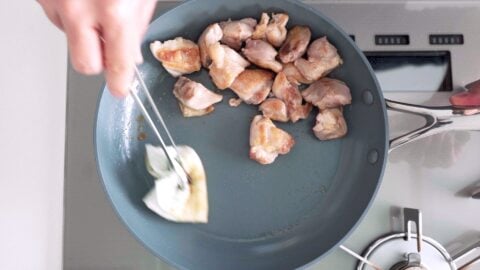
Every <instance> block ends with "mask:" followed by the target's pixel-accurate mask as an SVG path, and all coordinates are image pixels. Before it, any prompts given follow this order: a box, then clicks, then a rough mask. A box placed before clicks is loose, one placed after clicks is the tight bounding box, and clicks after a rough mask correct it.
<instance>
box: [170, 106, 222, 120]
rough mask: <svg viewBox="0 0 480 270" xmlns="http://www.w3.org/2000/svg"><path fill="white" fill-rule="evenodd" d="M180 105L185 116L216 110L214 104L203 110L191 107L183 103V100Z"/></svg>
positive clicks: (204, 113) (197, 115) (195, 115)
mask: <svg viewBox="0 0 480 270" xmlns="http://www.w3.org/2000/svg"><path fill="white" fill-rule="evenodd" d="M178 106H180V111H181V112H182V115H183V117H186V118H190V117H200V116H204V115H207V114H209V113H211V112H213V111H214V110H215V108H214V107H213V106H210V107H208V108H206V109H203V110H194V109H192V108H189V107H187V106H185V105H183V103H181V102H179V103H178Z"/></svg>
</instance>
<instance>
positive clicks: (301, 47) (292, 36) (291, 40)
mask: <svg viewBox="0 0 480 270" xmlns="http://www.w3.org/2000/svg"><path fill="white" fill-rule="evenodd" d="M311 37H312V32H311V31H310V28H308V27H306V26H295V27H294V28H292V29H291V30H290V31H289V32H288V34H287V39H286V40H285V43H283V45H282V47H281V48H280V52H279V57H280V60H281V61H282V63H284V64H286V63H291V62H294V61H295V60H297V59H298V58H300V57H302V56H303V55H304V54H305V52H306V51H307V47H308V43H310V38H311Z"/></svg>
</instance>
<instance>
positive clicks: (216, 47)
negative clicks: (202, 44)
mask: <svg viewBox="0 0 480 270" xmlns="http://www.w3.org/2000/svg"><path fill="white" fill-rule="evenodd" d="M209 54H210V57H211V58H212V64H211V65H210V76H211V77H212V80H213V82H214V83H215V85H216V86H217V87H218V88H219V89H222V90H223V89H227V88H228V87H230V86H231V85H232V83H233V82H234V81H235V79H236V78H237V76H238V75H240V73H242V72H243V71H244V70H245V68H246V67H248V66H249V65H250V62H248V61H247V60H245V59H244V58H243V57H242V56H241V55H240V54H239V53H238V52H236V51H235V50H233V49H231V48H230V47H228V46H226V45H221V44H220V43H219V42H217V43H215V44H213V45H210V47H209Z"/></svg>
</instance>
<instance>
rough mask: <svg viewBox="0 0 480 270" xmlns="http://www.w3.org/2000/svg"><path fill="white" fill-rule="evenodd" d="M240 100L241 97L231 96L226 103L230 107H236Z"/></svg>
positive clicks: (240, 102)
mask: <svg viewBox="0 0 480 270" xmlns="http://www.w3.org/2000/svg"><path fill="white" fill-rule="evenodd" d="M242 102H243V100H242V99H241V98H231V99H229V100H228V105H230V107H238V106H240V105H241V104H242Z"/></svg>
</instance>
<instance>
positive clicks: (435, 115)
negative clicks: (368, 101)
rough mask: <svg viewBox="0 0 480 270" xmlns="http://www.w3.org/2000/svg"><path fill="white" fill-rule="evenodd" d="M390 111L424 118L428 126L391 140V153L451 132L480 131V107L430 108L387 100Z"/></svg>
mask: <svg viewBox="0 0 480 270" xmlns="http://www.w3.org/2000/svg"><path fill="white" fill-rule="evenodd" d="M385 101H386V105H387V109H388V110H392V111H397V112H403V113H408V114H414V115H418V116H422V117H423V118H425V120H426V124H425V125H424V126H423V127H421V128H419V129H416V130H414V131H411V132H409V133H407V134H404V135H402V136H399V137H397V138H394V139H392V140H390V150H389V151H390V152H391V151H393V150H395V149H396V148H398V147H400V146H402V145H405V144H407V143H410V142H413V141H416V140H419V139H422V138H425V137H428V136H432V135H435V134H438V133H442V132H445V131H451V130H470V131H472V130H475V131H480V107H454V106H442V107H428V106H421V105H413V104H408V103H402V102H398V101H392V100H388V99H386V100H385Z"/></svg>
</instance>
